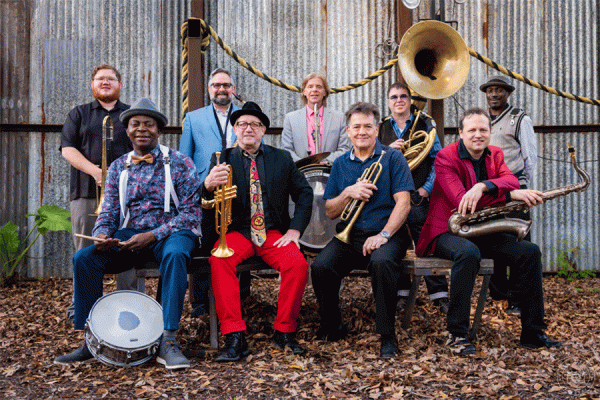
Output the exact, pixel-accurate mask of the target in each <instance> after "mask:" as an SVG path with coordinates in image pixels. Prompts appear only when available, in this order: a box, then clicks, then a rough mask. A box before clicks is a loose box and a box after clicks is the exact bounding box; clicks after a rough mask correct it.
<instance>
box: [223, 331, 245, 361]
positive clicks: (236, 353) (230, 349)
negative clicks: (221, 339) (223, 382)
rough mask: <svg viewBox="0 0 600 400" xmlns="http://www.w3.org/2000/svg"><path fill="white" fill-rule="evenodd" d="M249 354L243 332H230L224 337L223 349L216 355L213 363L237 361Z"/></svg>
mask: <svg viewBox="0 0 600 400" xmlns="http://www.w3.org/2000/svg"><path fill="white" fill-rule="evenodd" d="M248 354H250V351H249V350H248V342H246V337H245V336H244V332H232V333H228V334H227V335H225V348H223V350H222V351H221V352H220V353H219V354H217V356H216V357H215V361H218V362H228V361H239V360H240V359H241V358H243V357H246V356H247V355H248Z"/></svg>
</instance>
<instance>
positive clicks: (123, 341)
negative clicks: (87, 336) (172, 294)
mask: <svg viewBox="0 0 600 400" xmlns="http://www.w3.org/2000/svg"><path fill="white" fill-rule="evenodd" d="M163 326H164V324H163V315H162V307H161V306H160V304H158V302H156V300H154V299H153V298H152V297H150V296H148V295H146V294H144V293H140V292H136V291H131V290H121V291H116V292H112V293H109V294H106V295H104V296H102V297H101V298H99V299H98V300H97V301H96V303H95V304H94V306H93V307H92V309H91V311H90V315H89V317H88V327H89V329H90V330H91V331H92V332H93V334H94V336H96V338H98V339H99V340H101V341H103V342H106V343H108V344H110V345H111V346H113V347H118V348H122V349H136V348H140V347H143V346H146V345H149V344H151V343H153V342H155V341H157V340H158V339H159V338H160V336H161V335H162V333H163Z"/></svg>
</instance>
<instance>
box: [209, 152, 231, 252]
mask: <svg viewBox="0 0 600 400" xmlns="http://www.w3.org/2000/svg"><path fill="white" fill-rule="evenodd" d="M215 155H216V157H217V164H216V165H219V158H220V157H221V152H220V151H217V152H216V153H215ZM232 183H233V173H232V172H231V167H230V169H229V175H227V183H226V184H225V185H221V186H219V187H217V188H216V189H215V200H214V203H213V205H214V207H215V225H216V230H217V233H218V234H219V245H218V246H217V248H216V249H212V250H211V254H212V255H213V256H215V257H218V258H227V257H231V256H232V255H233V250H232V249H230V248H229V247H227V241H226V240H225V234H226V233H227V227H228V226H229V224H231V203H232V200H233V199H235V198H236V197H237V186H233V185H232Z"/></svg>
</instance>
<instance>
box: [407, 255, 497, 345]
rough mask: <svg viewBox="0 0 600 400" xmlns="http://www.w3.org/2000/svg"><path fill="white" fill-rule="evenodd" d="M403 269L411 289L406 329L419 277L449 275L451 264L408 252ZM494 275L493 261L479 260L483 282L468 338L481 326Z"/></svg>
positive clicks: (472, 336)
mask: <svg viewBox="0 0 600 400" xmlns="http://www.w3.org/2000/svg"><path fill="white" fill-rule="evenodd" d="M402 263H403V265H404V268H405V272H407V273H409V274H411V275H412V280H411V288H410V292H409V295H408V300H407V304H406V311H405V312H404V317H403V318H402V328H403V329H407V328H408V326H409V325H410V321H411V317H412V312H413V309H414V306H415V302H416V300H417V293H418V291H419V285H420V284H421V277H423V276H433V275H446V276H447V275H450V271H451V270H452V264H454V263H453V262H452V261H450V260H444V259H442V258H435V257H422V258H420V257H417V256H415V253H414V252H412V251H409V252H408V253H407V254H406V257H404V260H402ZM493 273H494V260H490V259H483V260H481V264H480V268H479V275H482V276H483V282H482V284H481V291H480V292H479V297H478V299H477V308H476V310H475V316H474V318H473V325H472V327H471V329H470V331H469V337H470V338H471V339H475V335H476V332H477V330H478V329H479V325H480V324H481V316H482V314H483V307H484V306H485V300H486V297H487V292H488V287H489V284H490V278H491V276H492V274H493Z"/></svg>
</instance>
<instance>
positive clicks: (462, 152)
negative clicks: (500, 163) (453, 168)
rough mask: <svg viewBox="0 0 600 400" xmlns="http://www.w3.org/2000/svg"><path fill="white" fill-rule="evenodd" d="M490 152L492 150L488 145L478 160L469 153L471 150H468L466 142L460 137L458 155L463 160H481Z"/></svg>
mask: <svg viewBox="0 0 600 400" xmlns="http://www.w3.org/2000/svg"><path fill="white" fill-rule="evenodd" d="M489 154H492V152H491V151H490V149H489V148H488V147H486V148H485V149H484V150H483V154H482V155H481V158H480V159H479V160H476V159H474V158H473V157H472V156H471V154H470V153H469V150H467V147H466V146H465V143H464V142H463V140H462V139H460V140H459V141H458V156H459V157H460V159H461V160H469V161H471V162H479V161H481V160H483V159H484V158H485V157H486V156H488V155H489Z"/></svg>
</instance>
